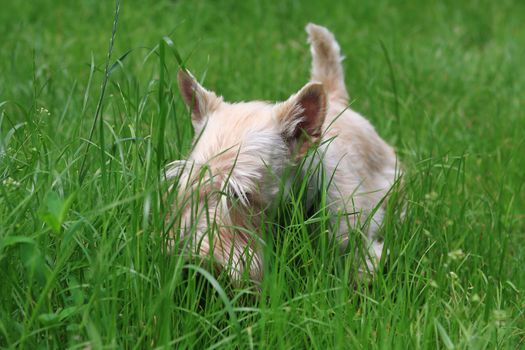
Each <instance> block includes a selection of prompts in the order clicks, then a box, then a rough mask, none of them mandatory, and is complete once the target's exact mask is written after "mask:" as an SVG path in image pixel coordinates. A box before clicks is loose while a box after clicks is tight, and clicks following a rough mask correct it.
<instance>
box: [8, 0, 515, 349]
mask: <svg viewBox="0 0 525 350" xmlns="http://www.w3.org/2000/svg"><path fill="white" fill-rule="evenodd" d="M1 7H2V11H1V12H0V30H1V33H2V36H1V37H2V40H1V42H0V182H1V185H0V281H1V284H0V286H1V288H0V347H2V348H11V347H12V348H15V347H19V348H28V349H34V348H45V347H49V348H94V349H98V348H156V347H177V348H191V349H194V348H196V349H198V348H325V349H326V348H387V349H398V348H402V349H404V348H407V347H408V348H447V349H452V348H459V349H464V348H471V349H483V348H488V349H492V348H509V349H519V348H523V347H524V346H525V315H524V311H523V310H525V297H524V294H525V270H524V269H523V266H525V252H524V250H523V249H522V247H521V245H522V242H524V239H525V217H524V215H523V213H524V212H525V191H524V187H523V184H524V180H525V179H524V172H523V166H524V164H525V147H524V141H523V140H525V114H524V112H523V92H524V91H525V75H523V74H521V68H522V64H523V62H525V52H524V51H523V49H522V48H523V42H525V30H524V29H523V25H522V23H524V22H525V7H524V3H523V2H520V1H510V0H509V1H507V0H503V1H499V2H497V3H496V2H492V1H463V2H453V1H428V2H425V4H423V3H421V2H420V1H415V0H414V1H412V0H407V1H403V2H396V3H394V2H389V1H383V0H379V1H374V2H358V1H345V2H338V4H331V5H327V4H325V3H322V2H319V3H317V2H313V1H311V2H308V1H292V0H285V1H279V2H275V3H273V4H271V2H262V1H254V0H247V1H243V2H238V1H233V0H225V1H220V2H219V1H189V0H188V1H186V0H181V1H163V0H161V1H151V2H145V1H122V3H121V7H120V17H119V20H118V27H117V32H116V39H115V46H114V48H113V55H112V57H111V60H110V61H109V64H110V67H112V68H113V69H112V70H111V72H110V73H111V74H110V75H109V80H108V82H107V88H106V91H105V95H104V97H103V98H102V100H101V109H100V114H99V116H98V120H97V121H96V123H94V122H95V115H96V110H97V104H98V101H99V98H100V96H101V88H100V87H101V84H102V83H103V80H104V68H105V63H106V56H107V52H108V51H107V50H108V40H109V39H110V37H111V29H112V28H111V26H112V21H113V18H114V9H115V7H114V4H112V3H111V2H106V1H85V2H78V3H77V2H71V1H65V0H62V1H46V0H40V1H34V2H22V1H19V2H15V1H11V2H7V1H4V2H2V6H1ZM308 21H313V22H317V23H320V24H324V25H326V26H328V27H329V28H330V29H332V30H333V31H334V32H335V34H336V36H337V37H338V40H339V42H340V44H341V47H342V49H343V52H344V53H345V55H346V57H347V59H346V60H345V62H344V65H345V70H346V75H347V83H348V86H349V89H350V93H351V96H352V98H353V102H352V108H354V109H356V110H358V111H360V112H362V113H363V114H364V115H366V116H367V117H368V118H369V119H370V120H371V121H372V123H373V124H374V125H375V127H376V129H377V130H378V132H379V134H380V135H381V136H382V137H383V138H385V139H386V140H387V141H388V142H390V143H391V144H393V145H394V146H395V147H396V149H397V151H398V153H399V155H400V157H401V159H402V162H403V164H404V166H405V168H406V170H407V175H406V178H405V181H406V186H405V187H406V189H405V194H406V200H407V211H406V218H405V220H404V221H400V220H399V219H397V218H396V215H393V213H390V214H391V215H388V217H387V219H386V222H385V228H384V235H385V244H386V246H387V247H388V249H389V250H390V255H389V257H388V258H387V259H386V261H385V263H386V264H387V266H388V269H387V270H386V271H385V272H384V273H380V274H378V275H377V276H376V278H375V279H374V280H373V281H372V283H371V286H370V287H368V286H365V285H361V284H358V285H356V286H350V285H351V282H349V279H350V277H351V276H350V273H349V270H350V268H351V266H352V264H353V263H354V262H353V260H354V259H353V258H352V257H347V258H341V257H339V256H338V255H337V254H336V250H337V248H336V247H335V246H334V245H333V244H331V243H330V242H329V241H328V240H327V236H326V234H324V231H325V230H326V229H327V228H328V226H327V220H326V215H325V213H324V212H323V211H322V210H321V211H320V213H319V214H318V215H317V216H314V217H313V218H311V219H309V220H305V219H304V218H303V211H304V208H303V207H302V204H301V200H300V199H301V198H300V193H297V194H296V195H295V196H293V197H292V199H291V201H290V202H289V203H285V204H283V206H282V208H281V209H280V210H279V213H280V214H279V217H280V218H281V219H280V220H279V223H280V225H275V224H274V223H272V222H268V223H267V224H266V225H265V226H264V229H265V231H266V232H267V236H269V235H270V234H271V237H272V238H271V239H270V238H268V243H269V244H268V249H267V251H266V260H267V263H268V264H267V268H266V277H265V280H264V283H263V285H262V291H261V295H260V296H258V297H257V296H254V295H253V294H252V293H251V292H250V290H249V289H247V288H241V287H239V288H235V287H233V286H231V285H229V284H228V283H227V280H226V278H225V276H215V277H214V276H213V275H211V274H209V273H208V272H207V270H206V269H204V268H203V267H198V266H195V265H191V264H186V262H184V261H183V260H182V259H181V258H180V257H179V256H176V255H169V254H166V252H165V246H164V240H163V235H162V232H163V230H164V222H163V219H162V218H163V213H165V211H166V208H165V207H164V206H163V204H162V201H161V200H160V198H161V196H162V193H163V191H164V190H165V184H163V183H161V182H159V178H160V176H159V175H160V174H161V169H162V168H163V166H164V165H165V164H166V163H167V162H169V161H171V160H174V159H180V158H184V156H185V155H186V154H187V152H188V150H189V148H190V146H191V137H192V130H191V125H190V123H189V118H188V116H187V113H186V112H185V109H184V107H183V106H182V104H181V101H180V98H179V94H178V91H177V87H176V78H175V77H176V71H177V60H176V55H175V49H176V51H177V52H179V53H180V55H181V57H182V58H183V60H185V62H186V65H187V66H188V67H189V68H190V69H191V70H192V71H193V72H194V73H195V74H196V75H197V76H198V77H199V78H200V79H201V80H203V81H204V84H205V85H206V86H207V87H209V88H211V89H213V90H215V91H218V92H220V93H221V94H222V95H224V96H225V98H226V100H230V101H236V100H251V99H267V100H283V99H285V98H286V97H288V96H289V95H290V94H291V93H292V92H293V91H296V90H297V89H298V88H299V87H300V86H302V84H304V83H305V82H306V80H307V77H308V69H309V62H310V57H309V52H308V48H307V45H306V43H305V33H304V31H303V27H304V25H305V24H306V23H307V22H308ZM167 38H169V39H167ZM130 50H131V51H130ZM128 51H129V54H128V55H126V56H125V58H123V59H122V61H117V58H119V57H121V56H123V55H125V54H126V53H128ZM114 63H116V64H114ZM92 125H94V133H93V137H92V139H91V141H89V139H88V138H89V132H90V129H91V127H92ZM89 144H90V145H91V146H90V147H89V148H88V145H89ZM84 159H85V166H84V171H85V176H84V177H83V178H81V177H80V172H81V164H82V163H83V161H84ZM520 169H521V170H520ZM321 209H322V208H321ZM266 229H267V230H266Z"/></svg>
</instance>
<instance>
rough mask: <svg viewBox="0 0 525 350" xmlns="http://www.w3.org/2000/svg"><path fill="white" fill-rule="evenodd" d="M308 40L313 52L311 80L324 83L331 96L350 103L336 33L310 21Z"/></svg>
mask: <svg viewBox="0 0 525 350" xmlns="http://www.w3.org/2000/svg"><path fill="white" fill-rule="evenodd" d="M306 32H307V33H308V42H309V43H310V50H311V52H312V73H311V78H310V80H311V81H316V82H320V83H322V84H323V86H324V88H325V91H326V92H327V94H328V96H329V98H333V99H337V100H339V101H341V102H344V103H348V92H347V91H346V87H345V79H344V74H343V66H342V64H341V61H342V60H343V59H344V57H343V56H341V50H340V48H339V44H338V43H337V41H336V40H335V37H334V35H333V34H332V33H331V32H330V31H329V30H328V29H326V28H325V27H321V26H318V25H317V24H313V23H308V25H307V26H306Z"/></svg>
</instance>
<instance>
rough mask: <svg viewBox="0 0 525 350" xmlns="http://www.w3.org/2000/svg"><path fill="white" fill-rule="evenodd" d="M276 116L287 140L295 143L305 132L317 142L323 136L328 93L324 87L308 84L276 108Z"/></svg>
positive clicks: (317, 84)
mask: <svg viewBox="0 0 525 350" xmlns="http://www.w3.org/2000/svg"><path fill="white" fill-rule="evenodd" d="M276 116H277V119H278V122H279V123H280V124H281V127H282V134H283V137H284V138H285V139H287V140H290V141H294V140H296V139H298V138H299V137H300V136H301V135H302V134H303V132H304V133H306V134H307V135H308V136H309V137H310V138H311V139H314V140H317V139H318V138H319V137H320V136H321V132H322V130H321V129H322V126H323V122H324V119H325V116H326V93H325V91H324V88H323V85H322V84H319V83H308V84H306V85H305V86H304V87H303V88H302V89H301V90H299V92H298V93H296V94H294V95H292V96H291V97H290V98H289V99H288V100H287V101H285V102H283V103H280V104H278V105H277V106H276Z"/></svg>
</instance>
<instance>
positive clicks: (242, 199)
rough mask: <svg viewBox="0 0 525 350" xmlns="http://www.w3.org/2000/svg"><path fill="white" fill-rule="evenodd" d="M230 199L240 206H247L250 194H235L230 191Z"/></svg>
mask: <svg viewBox="0 0 525 350" xmlns="http://www.w3.org/2000/svg"><path fill="white" fill-rule="evenodd" d="M230 197H231V199H232V200H233V201H235V202H237V203H240V204H242V205H248V204H249V203H250V194H249V193H246V192H236V191H232V193H231V196H230Z"/></svg>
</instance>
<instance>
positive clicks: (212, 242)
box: [167, 24, 397, 282]
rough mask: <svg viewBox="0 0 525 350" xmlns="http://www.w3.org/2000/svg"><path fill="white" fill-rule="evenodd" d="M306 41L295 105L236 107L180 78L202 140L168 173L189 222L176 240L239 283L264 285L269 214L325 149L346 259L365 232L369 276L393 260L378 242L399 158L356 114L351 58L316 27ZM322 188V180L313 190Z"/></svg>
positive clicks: (322, 158)
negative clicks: (299, 170) (349, 86)
mask: <svg viewBox="0 0 525 350" xmlns="http://www.w3.org/2000/svg"><path fill="white" fill-rule="evenodd" d="M306 31H307V32H308V35H309V39H308V41H309V43H310V45H311V52H312V57H313V64H312V72H311V81H310V82H309V83H308V84H306V85H305V86H304V87H303V88H302V89H301V90H300V91H299V92H297V93H296V94H294V95H292V96H291V97H290V98H289V99H288V100H287V101H285V102H281V103H277V104H272V103H268V102H260V101H255V102H241V103H227V102H225V101H223V99H222V98H221V97H218V96H217V95H215V94H214V93H213V92H211V91H208V90H206V89H205V88H203V87H202V86H201V85H199V83H198V82H197V81H196V80H195V79H194V78H193V76H192V75H191V74H190V73H189V72H187V71H185V70H181V71H180V72H179V75H178V82H179V88H180V91H181V95H182V97H183V99H184V101H185V103H186V104H187V105H188V106H189V108H190V110H191V114H192V123H193V127H194V129H195V134H196V138H195V140H194V146H193V150H192V152H191V154H190V155H189V157H188V159H187V160H185V161H176V162H173V163H172V164H171V165H170V167H169V168H168V171H167V175H168V177H170V178H176V179H177V183H176V184H175V185H174V186H175V187H176V191H177V195H176V200H175V201H174V204H173V213H178V215H175V217H179V218H180V220H179V221H178V222H175V223H174V225H173V229H172V230H171V232H172V236H173V237H177V236H178V237H180V238H182V240H181V241H182V242H184V243H185V249H186V251H187V252H190V253H191V254H196V255H198V256H200V257H208V256H210V257H212V259H213V261H214V262H215V263H216V264H217V266H218V267H219V268H223V269H227V270H228V271H229V273H230V275H231V277H232V279H233V280H234V281H237V280H238V279H239V278H240V277H241V276H242V275H243V274H244V273H246V274H248V275H249V277H250V279H251V280H253V281H255V282H257V281H260V280H261V279H262V277H263V276H262V271H263V268H262V256H261V241H260V237H258V236H257V234H256V229H257V227H258V225H259V221H260V217H261V213H263V211H264V210H265V208H267V207H268V205H269V204H270V203H271V202H272V200H274V198H275V197H276V195H277V192H278V189H279V184H280V183H281V178H282V176H283V169H284V167H285V166H286V165H287V164H289V163H293V162H295V161H297V160H298V159H300V158H301V157H304V156H305V154H306V151H307V150H308V148H309V147H310V146H311V145H312V144H313V143H316V142H319V141H320V146H319V149H318V150H317V152H314V153H313V155H312V156H311V157H314V158H313V159H312V160H313V161H314V162H315V163H317V164H321V165H322V172H324V174H325V176H327V177H329V178H331V181H330V185H329V186H328V187H327V188H326V191H327V200H328V208H329V210H330V211H331V212H332V213H333V223H334V225H333V226H334V227H335V229H334V230H335V232H333V234H334V237H335V238H336V239H337V240H338V241H339V242H340V244H341V248H342V249H344V248H345V247H346V245H347V243H348V240H349V239H358V235H359V233H357V232H358V231H360V230H361V231H362V232H365V233H366V238H367V240H366V241H367V243H368V244H367V246H368V247H369V248H370V258H369V259H368V260H367V269H368V270H369V271H371V270H373V268H374V266H375V262H376V261H377V260H378V259H379V258H380V257H381V253H382V251H383V246H382V243H380V242H379V241H378V240H377V239H376V234H377V231H378V229H379V227H380V225H381V222H382V220H383V214H384V208H383V205H382V203H383V201H384V197H385V196H386V195H387V193H388V191H389V190H390V188H391V186H392V185H393V183H394V181H395V176H396V165H397V161H396V155H395V153H394V151H393V149H392V148H391V147H390V146H389V145H388V144H386V143H385V142H384V141H383V140H382V139H381V138H380V137H379V136H378V135H377V133H376V132H375V130H374V128H373V127H372V125H371V124H370V123H369V122H368V121H367V120H366V119H364V118H363V117H362V116H361V115H359V114H358V113H356V112H354V111H352V110H350V109H349V108H348V103H349V96H348V93H347V91H346V87H345V83H344V75H343V67H342V65H341V61H342V59H343V58H342V56H341V54H340V48H339V45H338V44H337V42H336V41H335V38H334V36H333V35H332V33H330V32H329V31H328V30H327V29H326V28H324V27H321V26H318V25H315V24H308V26H307V27H306ZM319 186H320V183H317V182H316V181H315V178H312V186H311V187H312V188H313V189H316V190H317V189H319ZM341 213H343V214H347V215H341ZM348 213H350V214H348Z"/></svg>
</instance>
